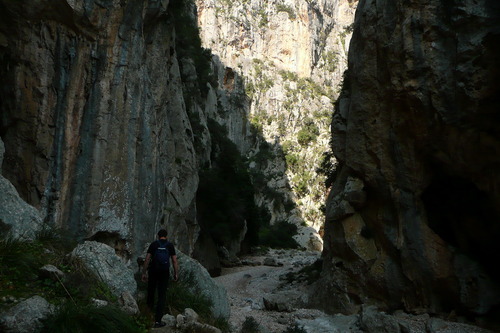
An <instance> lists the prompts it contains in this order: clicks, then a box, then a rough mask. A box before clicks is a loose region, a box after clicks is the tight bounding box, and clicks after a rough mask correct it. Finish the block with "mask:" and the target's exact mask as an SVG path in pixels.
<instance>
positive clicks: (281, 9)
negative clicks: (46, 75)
mask: <svg viewBox="0 0 500 333" xmlns="http://www.w3.org/2000/svg"><path fill="white" fill-rule="evenodd" d="M276 10H277V11H278V12H285V13H287V14H288V18H289V19H290V20H295V19H296V18H297V15H295V11H294V10H293V8H292V7H290V6H288V5H285V4H277V5H276Z"/></svg>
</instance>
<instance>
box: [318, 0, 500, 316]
mask: <svg viewBox="0 0 500 333" xmlns="http://www.w3.org/2000/svg"><path fill="white" fill-rule="evenodd" d="M498 45H500V6H499V5H498V4H497V2H495V1H486V0H483V1H475V2H472V1H460V2H453V3H450V2H449V1H430V2H429V1H411V2H404V1H392V2H386V1H377V2H375V1H370V0H365V1H360V3H359V5H358V9H357V14H356V20H355V25H354V34H353V38H352V41H351V45H350V49H349V68H348V72H347V73H346V76H345V79H344V86H343V91H342V93H341V96H340V98H339V100H338V101H337V105H336V113H335V115H334V119H333V122H332V133H333V140H332V146H333V147H332V148H333V151H334V154H335V156H336V157H337V159H338V161H339V167H338V168H337V170H336V178H335V182H334V185H333V188H332V190H331V192H330V195H329V198H328V201H327V217H326V226H325V245H324V249H325V250H324V257H325V259H326V260H325V269H324V276H323V283H324V284H326V288H328V289H329V290H330V293H322V295H328V296H327V297H328V300H327V299H323V300H320V301H319V302H320V303H321V302H322V304H323V305H324V306H326V307H327V308H329V309H330V310H332V311H343V312H354V311H357V310H358V309H359V307H358V305H359V304H360V303H364V302H367V301H368V299H371V301H375V302H378V303H380V305H382V306H384V307H385V308H388V309H396V308H405V309H407V310H410V311H417V310H418V309H420V310H421V309H424V310H426V311H431V312H440V311H450V310H451V309H457V310H459V311H462V312H464V313H474V314H487V313H490V312H491V310H492V308H493V307H494V306H495V305H498V303H499V302H500V293H499V288H498V282H499V281H500V270H499V268H498V265H497V263H496V260H495V259H494V258H495V256H496V255H497V254H498V253H499V251H500V243H499V242H498V239H499V237H500V224H499V221H500V210H499V207H500V196H499V192H498V191H499V190H498V189H499V186H500V174H499V173H498V171H499V170H500V118H499V117H498V108H499V105H500V100H499V98H500V91H499V88H500V75H499V69H498V66H497V64H496V63H495V60H494V59H498V57H499V56H500V48H499V47H498ZM353 179H355V180H356V181H355V182H354V183H353ZM322 288H325V286H324V285H323V287H322ZM323 290H324V289H323ZM332 294H333V295H332ZM332 299H333V301H332Z"/></svg>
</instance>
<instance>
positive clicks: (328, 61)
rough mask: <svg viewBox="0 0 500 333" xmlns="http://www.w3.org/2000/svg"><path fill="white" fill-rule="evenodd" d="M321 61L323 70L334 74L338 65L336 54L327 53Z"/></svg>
mask: <svg viewBox="0 0 500 333" xmlns="http://www.w3.org/2000/svg"><path fill="white" fill-rule="evenodd" d="M323 60H324V67H325V69H326V70H327V71H329V72H331V73H332V72H335V70H336V69H337V66H338V63H339V59H338V54H337V53H336V52H333V51H328V52H326V53H325V54H323Z"/></svg>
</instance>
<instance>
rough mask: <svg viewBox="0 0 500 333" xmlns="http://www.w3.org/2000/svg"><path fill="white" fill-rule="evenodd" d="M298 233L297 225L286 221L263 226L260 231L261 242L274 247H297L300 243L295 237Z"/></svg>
mask: <svg viewBox="0 0 500 333" xmlns="http://www.w3.org/2000/svg"><path fill="white" fill-rule="evenodd" d="M296 234H297V226H296V225H295V224H291V223H288V222H286V221H279V222H276V223H275V224H273V225H266V226H263V227H262V228H261V229H260V231H259V242H260V244H262V245H264V246H269V247H272V248H283V249H296V248H298V247H299V245H298V243H297V242H296V241H295V239H293V236H294V235H296Z"/></svg>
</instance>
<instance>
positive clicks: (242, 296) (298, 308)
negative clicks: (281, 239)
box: [216, 250, 325, 332]
mask: <svg viewBox="0 0 500 333" xmlns="http://www.w3.org/2000/svg"><path fill="white" fill-rule="evenodd" d="M319 257H320V253H319V252H304V251H283V250H271V251H270V252H269V253H267V254H266V255H263V256H253V257H246V258H242V262H243V263H244V264H246V265H244V266H240V267H234V268H227V269H224V270H223V275H222V276H220V277H217V278H216V281H217V282H219V283H220V284H222V285H223V286H224V287H225V288H226V289H227V292H228V297H229V303H230V306H231V318H230V324H231V326H232V327H234V328H240V327H242V326H243V322H244V321H245V320H246V319H247V318H249V317H252V318H253V319H255V321H256V322H257V323H258V324H259V325H260V326H261V329H262V331H267V332H283V331H285V330H286V329H287V328H288V327H290V326H293V325H294V324H295V322H296V321H297V320H310V319H314V318H318V317H323V316H325V314H323V313H322V312H321V311H318V310H313V309H304V308H303V306H304V304H305V302H306V301H307V292H306V289H307V287H308V285H307V283H306V282H305V281H304V282H300V281H297V279H299V280H300V278H301V277H302V278H305V275H301V274H298V272H299V271H300V270H301V269H302V268H304V267H306V266H309V265H312V264H313V263H314V262H315V261H316V260H317V259H319ZM310 274H311V273H310ZM312 274H314V273H312Z"/></svg>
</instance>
